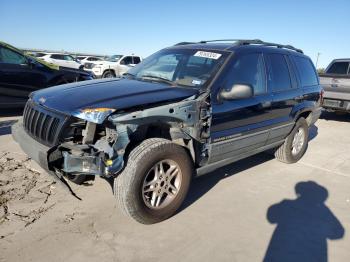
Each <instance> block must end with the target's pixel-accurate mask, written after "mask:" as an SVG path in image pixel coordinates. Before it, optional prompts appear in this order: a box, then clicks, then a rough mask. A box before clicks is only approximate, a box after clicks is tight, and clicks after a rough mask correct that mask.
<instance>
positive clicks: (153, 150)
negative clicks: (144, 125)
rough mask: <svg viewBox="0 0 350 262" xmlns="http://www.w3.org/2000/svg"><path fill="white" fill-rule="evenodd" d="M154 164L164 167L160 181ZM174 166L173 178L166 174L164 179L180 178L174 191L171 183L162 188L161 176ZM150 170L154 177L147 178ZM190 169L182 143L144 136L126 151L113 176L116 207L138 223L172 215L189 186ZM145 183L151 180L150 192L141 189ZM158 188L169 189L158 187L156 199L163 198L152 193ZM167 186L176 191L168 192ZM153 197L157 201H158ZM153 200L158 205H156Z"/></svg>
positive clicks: (153, 221) (154, 221)
mask: <svg viewBox="0 0 350 262" xmlns="http://www.w3.org/2000/svg"><path fill="white" fill-rule="evenodd" d="M159 163H161V164H159ZM167 163H171V165H169V169H167V170H166V166H167ZM158 165H162V166H163V170H164V171H165V173H163V174H164V176H163V181H161V180H160V179H159V180H158V179H156V173H155V172H156V171H155V170H156V169H158ZM174 166H177V169H178V171H175V172H174V173H176V175H175V176H174V179H175V180H171V179H173V178H170V179H169V182H166V183H168V184H169V183H170V184H171V183H174V182H178V181H180V183H178V186H179V187H178V188H177V190H176V191H172V189H171V187H175V186H173V185H172V186H169V187H168V189H166V184H165V185H164V181H165V179H166V180H168V178H169V177H171V173H172V172H169V171H170V169H171V168H174ZM154 167H156V168H154ZM166 171H168V172H166ZM152 172H153V173H154V178H153V179H152V180H151V181H148V180H147V179H148V178H149V176H151V175H152ZM192 172H193V163H192V160H191V159H190V157H189V155H188V153H187V152H186V150H185V149H184V148H183V147H181V146H179V145H176V144H174V143H172V142H171V141H169V140H166V139H162V138H151V139H146V140H144V141H143V142H142V143H141V144H140V145H138V146H137V147H135V148H134V149H133V150H132V151H131V152H130V154H129V157H128V161H127V164H126V166H125V168H124V170H123V172H122V173H121V174H119V176H118V177H116V178H115V179H114V195H115V197H116V199H117V203H118V205H119V207H120V208H121V210H122V211H123V213H124V214H126V215H127V216H129V217H131V218H133V219H135V220H136V221H138V222H140V223H142V224H153V223H157V222H160V221H163V220H165V219H167V218H169V217H170V216H172V215H173V214H174V213H175V212H176V211H177V210H178V208H179V207H180V206H181V204H182V202H183V201H184V199H185V197H186V195H187V192H188V189H189V186H190V182H191V177H192ZM168 173H169V174H168ZM160 174H161V173H160ZM167 174H168V175H167ZM179 177H181V179H179ZM178 179H179V180H178ZM170 180H171V181H170ZM145 183H146V184H149V183H153V185H151V186H150V187H149V188H151V187H153V190H152V192H147V193H145V192H146V191H147V190H145V188H147V185H146V186H145ZM154 183H155V184H154ZM157 183H158V187H157ZM162 183H163V187H162ZM154 188H156V190H155V189H154ZM159 188H161V189H159ZM164 188H165V189H164ZM158 189H159V191H158ZM161 190H168V191H169V192H168V193H164V192H163V191H162V193H161V197H160V199H163V198H162V197H165V198H164V199H163V201H161V200H160V199H159V197H158V198H157V197H153V194H154V193H155V191H157V192H158V193H159V192H160V191H161ZM170 190H171V191H172V192H177V193H176V194H175V195H174V193H170ZM144 191H145V192H144ZM155 194H157V193H155ZM154 199H155V200H154ZM157 199H158V200H159V201H160V202H159V203H158V202H157ZM153 200H154V201H153ZM152 204H154V206H152ZM157 204H159V206H156V205H157Z"/></svg>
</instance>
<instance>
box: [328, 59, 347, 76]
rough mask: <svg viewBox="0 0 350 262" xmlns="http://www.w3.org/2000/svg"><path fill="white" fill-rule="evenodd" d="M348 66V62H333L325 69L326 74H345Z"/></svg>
mask: <svg viewBox="0 0 350 262" xmlns="http://www.w3.org/2000/svg"><path fill="white" fill-rule="evenodd" d="M348 68H349V62H335V63H333V64H332V65H331V67H330V68H329V69H328V70H327V74H339V75H346V74H347V72H348Z"/></svg>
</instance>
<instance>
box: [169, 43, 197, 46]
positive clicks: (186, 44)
mask: <svg viewBox="0 0 350 262" xmlns="http://www.w3.org/2000/svg"><path fill="white" fill-rule="evenodd" d="M191 44H198V43H197V42H180V43H177V44H175V45H174V46H178V45H191Z"/></svg>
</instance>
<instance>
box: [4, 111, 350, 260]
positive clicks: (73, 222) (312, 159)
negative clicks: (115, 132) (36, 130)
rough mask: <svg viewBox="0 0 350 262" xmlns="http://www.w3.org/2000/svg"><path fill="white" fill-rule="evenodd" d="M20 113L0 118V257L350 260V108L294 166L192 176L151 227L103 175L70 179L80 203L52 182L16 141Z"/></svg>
mask: <svg viewBox="0 0 350 262" xmlns="http://www.w3.org/2000/svg"><path fill="white" fill-rule="evenodd" d="M17 118H18V117H1V118H0V261H50V262H54V261H75V262H76V261H99V262H101V261H151V260H152V261H164V260H166V261H249V262H251V261H262V260H263V259H264V257H265V258H266V261H269V260H272V259H273V258H274V259H277V260H276V261H323V260H322V259H323V258H326V260H324V261H327V260H328V261H349V259H350V249H349V247H350V237H349V232H350V190H349V188H350V154H349V153H350V135H349V134H350V116H349V115H343V116H337V115H334V114H330V113H326V114H324V115H323V117H322V119H320V120H319V121H318V122H317V123H316V126H314V127H312V129H311V134H310V144H309V148H308V151H307V153H306V155H305V156H304V157H303V158H302V160H301V161H300V162H299V163H297V164H293V165H286V164H283V163H280V162H278V161H276V160H275V159H273V158H272V157H271V156H269V155H268V154H259V155H257V156H254V157H250V158H248V159H245V160H242V161H239V162H237V163H234V164H232V165H229V166H227V167H225V168H222V169H220V170H217V171H215V172H214V173H212V174H209V175H206V176H203V177H201V178H199V179H197V180H195V181H193V183H192V187H191V191H190V193H189V196H188V197H187V199H186V202H185V204H184V206H183V207H182V209H181V210H180V212H179V213H178V214H176V215H175V216H174V217H172V218H170V219H168V220H167V221H164V222H162V223H159V224H155V225H149V226H145V225H141V224H138V223H136V222H134V221H132V220H130V219H128V218H127V217H124V216H123V215H122V214H121V213H120V212H119V210H118V209H117V207H116V204H115V201H114V197H113V194H112V189H111V186H110V184H109V183H108V182H107V181H105V180H103V179H100V178H97V179H96V180H95V181H89V182H87V183H86V184H84V185H83V186H75V185H72V188H73V190H74V191H75V192H76V194H77V195H78V196H79V197H80V198H81V200H79V199H77V198H75V197H73V196H72V195H71V194H69V193H68V192H67V191H66V190H64V189H63V188H62V187H61V186H60V185H59V184H56V183H55V182H54V181H53V180H52V179H51V177H50V176H49V175H47V174H46V173H45V172H43V171H42V170H41V168H40V167H39V166H38V165H37V164H36V163H34V162H33V161H32V160H30V159H29V158H28V157H27V156H26V155H25V154H24V153H23V152H22V150H21V149H20V147H19V146H18V145H17V144H16V143H15V142H14V141H13V140H12V137H11V134H10V132H11V129H10V126H11V125H12V124H13V123H14V122H15V121H16V119H17ZM283 243H287V244H286V245H283ZM287 258H288V259H287ZM306 258H307V259H306Z"/></svg>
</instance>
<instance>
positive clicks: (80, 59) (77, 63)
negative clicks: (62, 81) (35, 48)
mask: <svg viewBox="0 0 350 262" xmlns="http://www.w3.org/2000/svg"><path fill="white" fill-rule="evenodd" d="M33 55H34V56H35V57H37V58H39V59H41V60H43V61H45V62H47V63H49V64H53V65H58V66H60V67H66V68H73V69H80V70H85V71H88V72H90V73H92V74H93V75H94V76H95V78H110V77H121V76H122V75H123V74H124V73H126V72H127V71H128V70H129V69H130V68H132V67H134V66H135V65H137V64H138V63H140V62H141V61H142V57H141V56H136V55H112V56H110V57H106V58H101V57H96V56H77V57H74V56H72V55H70V54H62V53H44V52H36V53H33Z"/></svg>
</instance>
